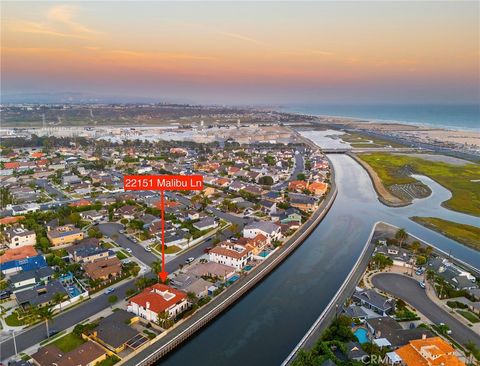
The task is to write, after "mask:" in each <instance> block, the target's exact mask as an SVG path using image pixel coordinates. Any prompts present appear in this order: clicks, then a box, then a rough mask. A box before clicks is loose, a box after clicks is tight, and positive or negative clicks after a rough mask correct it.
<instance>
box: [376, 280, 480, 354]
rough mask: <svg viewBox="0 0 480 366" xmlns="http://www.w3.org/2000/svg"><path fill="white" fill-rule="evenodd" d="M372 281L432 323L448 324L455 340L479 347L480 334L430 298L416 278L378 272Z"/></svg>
mask: <svg viewBox="0 0 480 366" xmlns="http://www.w3.org/2000/svg"><path fill="white" fill-rule="evenodd" d="M372 283H373V285H374V286H375V287H377V288H378V289H380V290H382V291H385V292H387V293H390V294H392V295H393V296H395V297H398V298H400V299H402V300H404V301H405V302H407V303H408V304H410V305H412V306H413V307H414V308H416V309H417V310H418V311H419V312H421V313H422V314H423V315H425V316H426V317H427V318H428V319H429V320H430V321H431V322H432V323H435V324H439V323H445V324H446V325H448V326H449V328H450V329H451V330H452V334H451V337H452V338H453V339H455V340H456V341H457V342H459V343H461V344H466V343H467V342H468V341H472V342H474V343H475V344H476V345H477V347H480V335H478V334H477V333H475V332H474V331H473V330H472V329H470V328H469V327H468V326H466V325H464V324H463V323H461V322H460V321H459V320H457V319H455V318H454V317H453V316H452V315H450V314H449V313H448V311H447V310H445V309H442V308H440V307H439V306H438V305H437V304H435V303H434V302H433V301H432V300H430V299H429V298H428V296H427V294H426V292H425V290H424V289H422V288H421V287H420V285H419V284H418V282H417V281H416V280H414V279H412V278H409V277H406V276H403V275H399V274H395V273H380V274H377V275H375V276H374V277H372Z"/></svg>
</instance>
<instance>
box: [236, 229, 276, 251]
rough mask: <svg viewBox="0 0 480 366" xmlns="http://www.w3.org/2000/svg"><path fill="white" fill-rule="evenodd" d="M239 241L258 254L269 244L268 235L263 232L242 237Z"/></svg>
mask: <svg viewBox="0 0 480 366" xmlns="http://www.w3.org/2000/svg"><path fill="white" fill-rule="evenodd" d="M237 243H238V244H241V245H244V246H245V247H247V248H248V249H250V250H251V251H252V254H253V255H258V254H259V253H261V252H262V251H263V250H264V249H266V248H267V247H268V245H269V244H268V239H267V237H266V236H265V235H263V234H258V235H257V236H255V237H254V238H240V239H238V242H237Z"/></svg>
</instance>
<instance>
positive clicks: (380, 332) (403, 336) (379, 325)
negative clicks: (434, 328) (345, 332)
mask: <svg viewBox="0 0 480 366" xmlns="http://www.w3.org/2000/svg"><path fill="white" fill-rule="evenodd" d="M365 324H366V325H367V328H368V330H369V331H370V333H371V334H372V335H373V338H374V339H381V338H385V339H386V340H388V342H390V344H391V347H392V348H393V349H395V348H398V347H401V346H404V345H406V344H408V342H410V341H412V340H415V339H421V338H422V337H431V336H433V333H432V332H431V331H429V330H428V329H425V328H412V329H403V328H402V326H401V325H400V324H399V323H398V322H397V321H396V320H395V319H393V318H391V317H388V316H384V317H378V318H370V319H367V320H366V321H365Z"/></svg>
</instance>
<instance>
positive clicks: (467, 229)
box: [410, 216, 480, 250]
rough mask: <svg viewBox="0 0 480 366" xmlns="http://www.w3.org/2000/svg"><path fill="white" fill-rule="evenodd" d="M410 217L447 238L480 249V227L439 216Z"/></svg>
mask: <svg viewBox="0 0 480 366" xmlns="http://www.w3.org/2000/svg"><path fill="white" fill-rule="evenodd" d="M410 219H411V220H413V221H415V222H417V223H419V224H421V225H423V226H425V227H427V228H429V229H432V230H434V231H436V232H439V233H440V234H442V235H444V236H446V237H447V238H450V239H453V240H455V241H457V242H459V243H461V244H464V245H466V246H469V247H471V248H474V249H477V250H480V227H477V226H472V225H466V224H460V223H458V222H453V221H448V220H443V219H440V218H437V217H419V216H413V217H411V218H410Z"/></svg>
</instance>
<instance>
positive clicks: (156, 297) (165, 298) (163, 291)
mask: <svg viewBox="0 0 480 366" xmlns="http://www.w3.org/2000/svg"><path fill="white" fill-rule="evenodd" d="M189 306H190V304H189V303H188V301H187V294H186V293H185V292H183V291H179V290H176V289H174V288H173V287H170V286H167V285H164V284H160V283H157V284H155V285H153V286H150V287H147V288H146V289H145V290H143V292H142V293H140V294H138V295H136V296H134V297H132V298H131V299H130V302H129V304H128V306H127V311H129V312H131V313H134V314H135V315H138V316H140V317H142V318H144V319H146V320H148V321H151V322H157V321H158V314H160V313H163V312H167V313H168V316H169V318H173V317H175V316H176V315H178V314H180V313H182V312H183V311H185V310H187V309H188V308H189Z"/></svg>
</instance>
